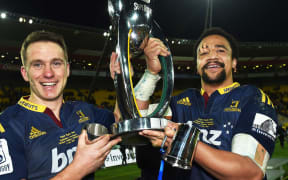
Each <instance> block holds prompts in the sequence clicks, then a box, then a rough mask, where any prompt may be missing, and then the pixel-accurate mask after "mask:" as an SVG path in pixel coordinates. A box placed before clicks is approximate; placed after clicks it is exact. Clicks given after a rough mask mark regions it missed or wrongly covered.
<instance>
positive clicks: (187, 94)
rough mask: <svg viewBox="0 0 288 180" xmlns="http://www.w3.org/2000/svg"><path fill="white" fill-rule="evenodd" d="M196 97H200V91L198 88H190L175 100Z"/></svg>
mask: <svg viewBox="0 0 288 180" xmlns="http://www.w3.org/2000/svg"><path fill="white" fill-rule="evenodd" d="M195 95H200V90H199V89H196V88H189V89H186V90H185V91H183V92H182V93H180V94H178V95H176V96H174V98H175V99H181V98H183V97H192V96H195Z"/></svg>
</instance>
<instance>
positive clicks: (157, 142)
mask: <svg viewBox="0 0 288 180" xmlns="http://www.w3.org/2000/svg"><path fill="white" fill-rule="evenodd" d="M177 128H178V124H177V123H173V122H169V123H168V124H167V126H166V127H165V129H164V132H162V131H155V130H143V131H141V132H139V135H141V136H144V137H146V138H148V139H149V140H150V142H151V144H152V146H154V147H160V146H161V144H162V142H163V139H164V137H165V136H167V139H166V142H165V147H168V148H169V147H170V145H171V143H172V140H173V137H174V135H175V133H176V130H177Z"/></svg>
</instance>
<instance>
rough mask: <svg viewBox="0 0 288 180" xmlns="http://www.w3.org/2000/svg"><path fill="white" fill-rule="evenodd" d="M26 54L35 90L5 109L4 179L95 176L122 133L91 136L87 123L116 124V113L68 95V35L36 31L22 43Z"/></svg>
mask: <svg viewBox="0 0 288 180" xmlns="http://www.w3.org/2000/svg"><path fill="white" fill-rule="evenodd" d="M21 58H22V64H23V66H22V67H21V74H22V77H23V78H24V80H25V81H27V82H29V84H30V95H29V96H24V97H22V98H21V99H20V100H19V101H18V103H17V104H16V105H14V106H11V107H8V108H7V109H6V110H5V111H4V112H3V113H2V114H1V117H0V179H3V180H4V179H7V180H8V179H9V180H10V179H50V178H52V179H67V180H68V179H69V180H73V179H75V180H76V179H83V178H85V179H86V178H87V179H94V175H93V173H94V171H95V170H96V169H97V168H99V167H100V166H101V165H102V164H103V163H104V160H105V158H106V156H107V155H108V153H109V152H110V150H111V148H112V146H113V145H115V144H117V143H118V142H119V141H120V139H115V140H111V141H109V140H110V138H109V135H106V136H101V137H99V138H97V139H94V140H93V141H89V140H88V138H87V133H86V131H83V132H82V133H81V129H82V127H83V125H84V124H86V123H100V124H102V125H104V126H106V127H110V125H111V124H112V123H114V121H115V119H114V115H113V113H112V112H109V111H106V110H102V109H98V108H96V107H94V105H91V104H87V103H84V102H64V101H63V90H64V88H65V85H66V82H67V78H68V76H69V73H70V70H69V63H68V55H67V48H66V44H65V42H64V39H63V37H62V36H60V35H58V34H56V33H52V32H47V31H35V32H32V33H31V34H29V35H28V36H27V37H26V39H25V40H24V42H23V44H22V48H21ZM79 135H80V136H79ZM87 175H88V176H87Z"/></svg>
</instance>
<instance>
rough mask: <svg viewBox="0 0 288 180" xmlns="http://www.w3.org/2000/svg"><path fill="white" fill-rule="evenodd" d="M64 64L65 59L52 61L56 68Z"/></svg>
mask: <svg viewBox="0 0 288 180" xmlns="http://www.w3.org/2000/svg"><path fill="white" fill-rule="evenodd" d="M62 64H64V63H63V61H60V60H59V61H53V62H52V66H53V67H54V68H59V67H61V66H62Z"/></svg>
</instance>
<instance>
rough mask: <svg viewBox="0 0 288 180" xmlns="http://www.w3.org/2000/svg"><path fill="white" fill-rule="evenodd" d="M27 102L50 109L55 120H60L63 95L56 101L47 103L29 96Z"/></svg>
mask: <svg viewBox="0 0 288 180" xmlns="http://www.w3.org/2000/svg"><path fill="white" fill-rule="evenodd" d="M28 100H29V101H30V102H32V103H35V104H40V105H44V106H46V107H48V108H49V109H51V111H52V112H53V113H54V115H55V116H56V117H57V119H59V120H60V108H61V106H62V103H63V95H61V96H60V97H58V98H57V99H54V100H50V101H49V100H44V99H41V98H39V97H37V96H34V95H33V94H31V95H30V97H29V99H28Z"/></svg>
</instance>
